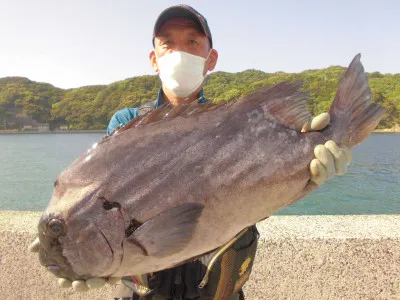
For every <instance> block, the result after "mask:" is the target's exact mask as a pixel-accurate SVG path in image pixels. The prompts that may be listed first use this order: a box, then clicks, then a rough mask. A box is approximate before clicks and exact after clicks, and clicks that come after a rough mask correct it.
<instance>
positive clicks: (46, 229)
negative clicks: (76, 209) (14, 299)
mask: <svg viewBox="0 0 400 300" xmlns="http://www.w3.org/2000/svg"><path fill="white" fill-rule="evenodd" d="M38 229H39V239H40V249H39V260H40V263H41V264H42V265H43V266H45V267H46V268H47V269H48V270H49V271H50V272H51V273H53V274H54V275H56V276H57V277H60V278H67V279H69V280H78V279H88V278H91V277H94V276H96V277H99V276H101V275H103V274H105V273H107V271H108V269H109V268H110V266H111V265H113V260H114V255H113V249H112V248H111V245H110V244H109V242H108V241H107V238H106V237H105V235H104V234H103V233H102V231H101V230H100V228H99V227H98V226H97V225H96V224H94V223H92V222H89V221H87V220H72V221H70V222H68V223H67V222H65V220H64V219H63V218H62V217H61V216H59V215H58V216H56V215H55V214H54V213H51V214H44V215H43V216H42V218H41V219H40V222H39V226H38ZM99 262H100V263H99Z"/></svg>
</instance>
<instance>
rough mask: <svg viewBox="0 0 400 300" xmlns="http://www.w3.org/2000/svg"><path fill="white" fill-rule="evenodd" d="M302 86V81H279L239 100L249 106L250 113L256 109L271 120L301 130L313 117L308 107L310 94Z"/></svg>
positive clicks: (256, 111)
mask: <svg viewBox="0 0 400 300" xmlns="http://www.w3.org/2000/svg"><path fill="white" fill-rule="evenodd" d="M301 86H302V83H301V82H300V81H295V82H282V83H278V84H276V85H274V86H271V87H264V88H262V89H260V90H259V91H257V92H255V93H253V94H251V95H248V96H246V97H244V98H242V99H241V100H239V102H242V103H243V104H244V105H248V106H249V108H248V109H246V110H248V111H250V113H249V114H251V112H252V111H254V113H258V114H262V115H263V118H266V119H267V120H269V121H271V122H277V123H279V124H280V125H283V126H286V127H289V128H291V129H294V130H297V131H301V129H302V127H303V125H304V124H305V123H306V122H307V121H308V120H309V119H310V118H311V113H310V112H309V111H308V109H307V100H308V99H309V95H308V93H305V92H302V91H301V90H300V88H301ZM257 105H259V106H260V107H261V110H262V112H261V111H258V110H257V109H256V106H257ZM252 107H254V108H253V110H252Z"/></svg>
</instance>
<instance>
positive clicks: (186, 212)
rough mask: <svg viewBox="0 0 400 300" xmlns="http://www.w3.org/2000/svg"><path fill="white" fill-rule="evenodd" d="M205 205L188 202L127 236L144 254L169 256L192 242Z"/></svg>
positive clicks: (152, 219) (162, 214)
mask: <svg viewBox="0 0 400 300" xmlns="http://www.w3.org/2000/svg"><path fill="white" fill-rule="evenodd" d="M203 208H204V206H203V205H202V204H199V203H186V204H182V205H179V206H177V207H174V208H171V209H169V210H167V211H165V212H162V213H160V214H159V215H157V216H155V217H153V218H151V219H150V220H148V221H146V222H145V223H143V225H141V226H140V227H139V228H138V229H136V230H135V231H134V232H133V233H132V234H131V235H130V236H129V237H127V238H126V241H127V242H128V243H132V244H134V245H135V246H138V247H140V248H141V249H142V250H143V252H144V255H149V256H158V257H163V256H168V255H171V254H174V253H177V252H179V251H181V250H183V248H184V247H185V246H186V245H187V244H188V243H189V242H190V240H191V239H192V236H193V233H194V231H195V229H196V225H197V222H198V219H199V217H200V216H201V213H202V211H203Z"/></svg>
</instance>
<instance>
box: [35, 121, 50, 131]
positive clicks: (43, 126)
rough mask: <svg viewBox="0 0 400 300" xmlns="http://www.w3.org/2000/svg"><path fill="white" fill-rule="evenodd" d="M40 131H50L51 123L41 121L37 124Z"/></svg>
mask: <svg viewBox="0 0 400 300" xmlns="http://www.w3.org/2000/svg"><path fill="white" fill-rule="evenodd" d="M36 127H37V131H38V132H48V131H50V124H48V123H39V124H37V125H36Z"/></svg>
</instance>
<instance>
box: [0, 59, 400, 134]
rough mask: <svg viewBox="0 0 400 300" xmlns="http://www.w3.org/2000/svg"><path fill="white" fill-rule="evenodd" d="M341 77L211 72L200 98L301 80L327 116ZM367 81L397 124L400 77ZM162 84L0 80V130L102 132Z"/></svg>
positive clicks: (235, 95)
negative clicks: (46, 127)
mask: <svg viewBox="0 0 400 300" xmlns="http://www.w3.org/2000/svg"><path fill="white" fill-rule="evenodd" d="M344 71H345V68H343V67H339V66H333V67H329V68H327V69H321V70H307V71H304V72H301V73H284V72H277V73H264V72H262V71H257V70H246V71H244V72H240V73H226V72H215V73H212V74H210V75H209V76H208V77H207V79H206V85H205V88H204V92H205V95H206V97H207V98H208V99H210V100H212V101H214V102H221V101H222V102H229V101H234V100H236V99H239V98H241V97H243V96H245V95H247V94H250V93H252V92H254V91H256V90H258V89H260V88H261V87H263V86H267V85H273V84H276V83H278V82H281V81H292V80H297V79H300V80H302V81H303V82H304V90H305V91H309V92H310V95H311V99H310V101H309V103H308V104H309V109H310V111H311V112H312V113H313V114H314V115H316V114H318V113H321V112H324V111H328V109H329V106H330V104H331V102H332V100H333V98H334V96H335V93H336V89H337V87H338V82H339V79H340V78H341V76H342V75H343V73H344ZM369 79H370V85H371V89H372V94H373V101H374V102H377V103H379V104H381V105H383V106H385V107H387V108H388V111H387V114H386V115H385V116H384V118H383V120H382V121H381V123H380V125H379V127H380V128H390V127H393V126H395V125H396V124H400V74H394V75H392V74H385V75H383V74H381V73H379V72H374V73H371V74H369ZM160 84H161V83H160V80H159V78H158V76H155V75H154V76H138V77H134V78H129V79H125V80H122V81H118V82H115V83H112V84H109V85H97V86H86V87H80V88H76V89H67V90H65V89H60V88H56V87H54V86H52V85H51V84H48V83H39V82H34V81H31V80H29V79H27V78H23V77H6V78H0V129H2V128H3V126H4V124H6V125H7V128H18V129H20V128H22V127H23V126H24V125H27V120H31V122H32V123H49V124H50V126H51V128H57V127H58V126H59V125H61V124H68V125H69V128H70V129H76V130H79V129H105V128H106V126H107V124H108V121H109V120H110V118H111V116H112V115H113V113H114V112H115V111H117V110H119V109H122V108H124V107H134V106H138V105H140V104H141V103H144V102H147V101H151V100H154V99H155V97H156V96H157V92H158V89H159V87H160ZM5 121H6V122H5ZM28 123H29V122H28Z"/></svg>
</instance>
